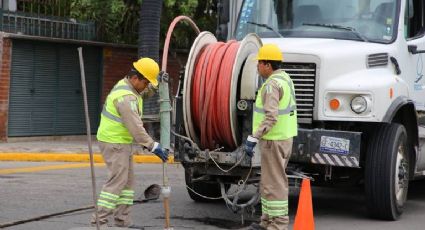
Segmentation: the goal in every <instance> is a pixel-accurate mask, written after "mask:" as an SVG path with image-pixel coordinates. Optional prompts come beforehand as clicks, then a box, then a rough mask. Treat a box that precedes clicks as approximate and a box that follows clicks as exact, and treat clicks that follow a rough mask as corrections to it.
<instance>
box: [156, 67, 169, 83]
mask: <svg viewBox="0 0 425 230" xmlns="http://www.w3.org/2000/svg"><path fill="white" fill-rule="evenodd" d="M169 78H170V76H169V75H168V73H167V72H165V71H162V70H161V72H159V74H158V77H157V80H158V82H165V83H168V79H169Z"/></svg>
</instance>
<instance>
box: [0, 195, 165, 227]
mask: <svg viewBox="0 0 425 230" xmlns="http://www.w3.org/2000/svg"><path fill="white" fill-rule="evenodd" d="M156 199H158V198H156ZM156 199H141V200H140V199H139V200H134V201H133V202H134V203H135V204H141V203H146V202H148V201H151V200H156ZM89 209H94V206H93V205H90V206H84V207H80V208H75V209H69V210H65V211H62V212H55V213H51V214H46V215H41V216H36V217H32V218H28V219H24V220H17V221H12V222H7V223H0V228H7V227H12V226H16V225H20V224H25V223H29V222H34V221H39V220H45V219H49V218H51V217H55V216H61V215H65V214H69V213H74V212H79V211H84V210H89Z"/></svg>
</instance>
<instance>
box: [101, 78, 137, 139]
mask: <svg viewBox="0 0 425 230" xmlns="http://www.w3.org/2000/svg"><path fill="white" fill-rule="evenodd" d="M126 95H134V96H135V97H136V98H137V102H138V107H139V108H138V111H139V116H140V119H141V118H142V114H143V99H142V97H141V96H140V95H138V94H136V93H134V92H133V90H132V89H131V88H130V86H129V85H128V84H127V83H126V82H125V79H122V80H120V81H119V82H118V83H117V84H116V85H115V86H114V88H113V89H112V90H111V92H110V93H109V95H108V97H107V98H106V102H105V105H104V106H103V110H102V114H101V118H100V125H99V128H98V130H97V139H98V140H99V141H103V142H107V143H122V144H129V143H132V142H133V137H132V136H131V134H130V133H129V131H128V129H127V127H125V125H124V124H123V122H122V120H121V115H120V114H119V113H118V112H117V108H116V107H115V104H114V101H115V100H119V99H120V98H122V97H124V96H126Z"/></svg>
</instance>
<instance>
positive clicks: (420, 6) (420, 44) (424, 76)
mask: <svg viewBox="0 0 425 230" xmlns="http://www.w3.org/2000/svg"><path fill="white" fill-rule="evenodd" d="M424 11H425V0H406V8H405V12H404V37H405V38H406V41H407V45H408V47H409V56H408V59H409V60H408V62H407V63H410V67H412V68H409V70H406V71H407V72H408V77H407V80H408V84H409V88H410V93H411V95H412V99H413V100H414V101H415V106H416V110H417V111H425V36H424V35H425V12H424ZM414 50H416V52H415V51H414ZM422 51H423V52H422ZM419 125H420V126H425V120H424V119H422V118H419ZM420 143H423V141H422V142H420ZM421 145H423V144H421ZM424 169H425V148H424V146H422V151H421V153H420V154H419V156H418V162H417V170H419V171H420V170H424Z"/></svg>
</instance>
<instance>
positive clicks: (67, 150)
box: [0, 136, 174, 163]
mask: <svg viewBox="0 0 425 230" xmlns="http://www.w3.org/2000/svg"><path fill="white" fill-rule="evenodd" d="M92 142H93V143H92V151H93V153H94V160H95V162H96V163H100V162H103V159H102V156H101V155H100V150H99V147H98V144H97V141H96V138H95V137H92ZM134 147H135V148H136V155H135V156H134V161H135V162H136V163H161V160H160V159H159V158H158V157H156V156H155V155H153V154H152V153H149V152H146V151H143V150H142V148H141V147H140V146H134ZM169 158H170V159H169V163H173V162H174V160H173V156H171V155H170V157H169ZM89 160H90V156H89V147H88V144H87V136H66V137H29V138H10V139H9V142H8V143H0V161H51V162H89Z"/></svg>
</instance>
